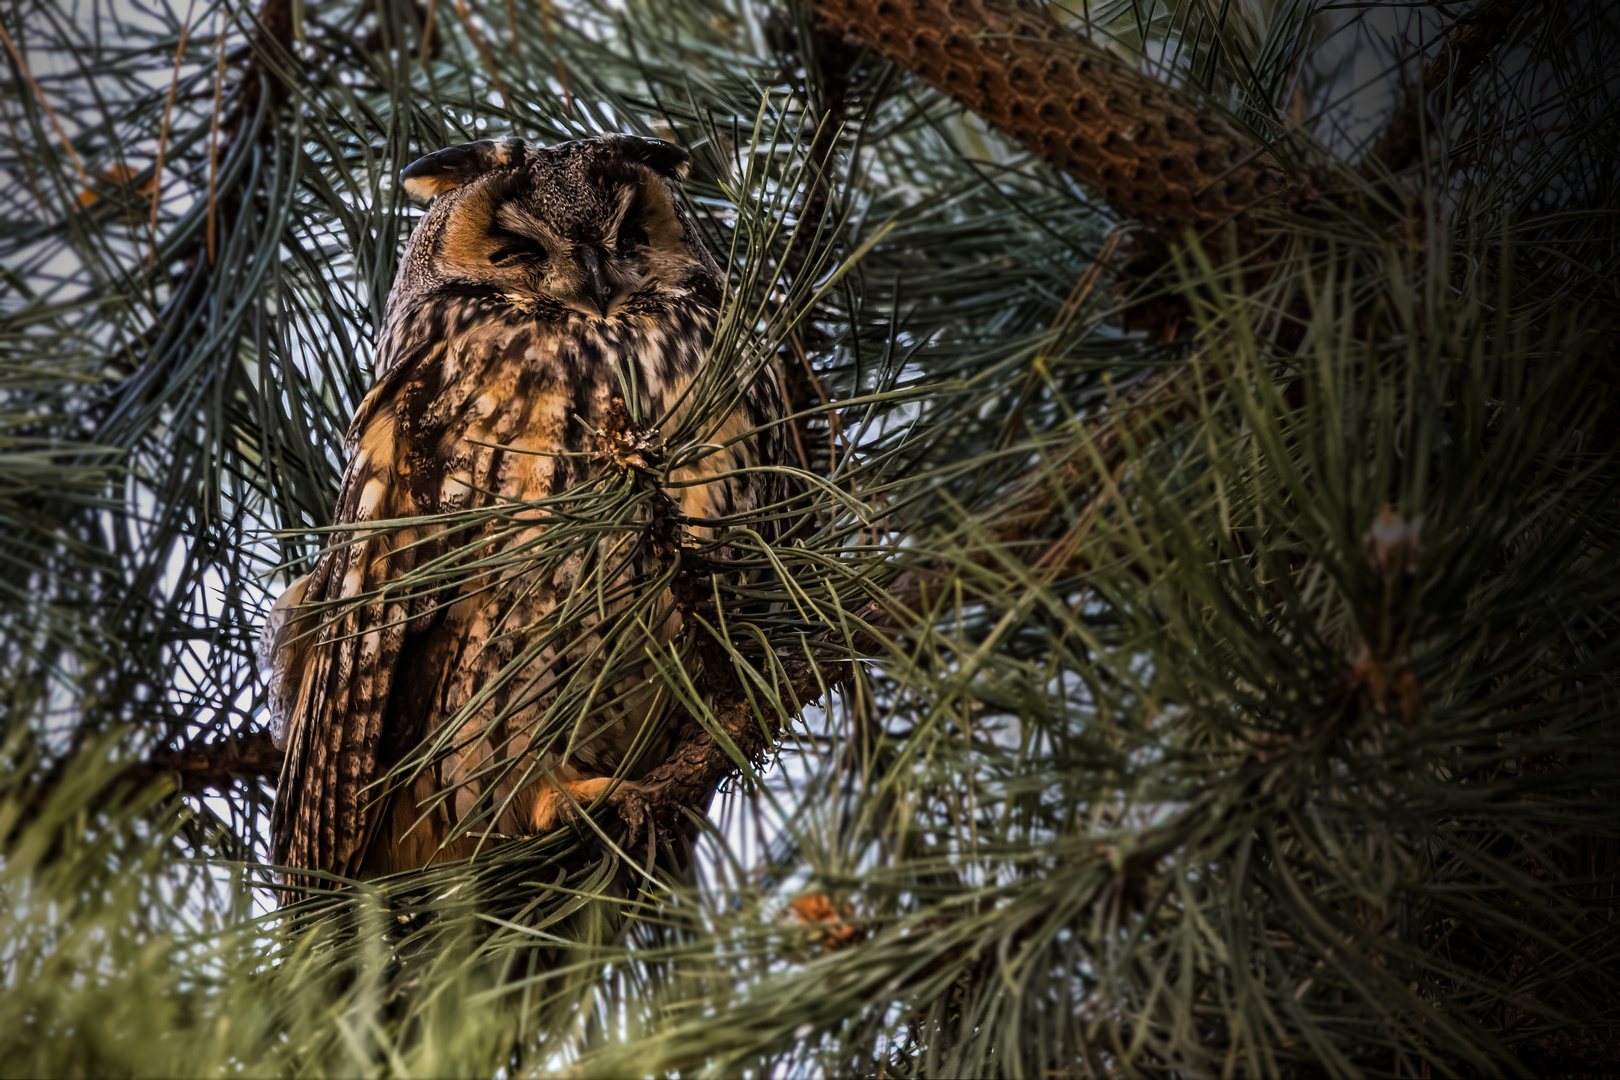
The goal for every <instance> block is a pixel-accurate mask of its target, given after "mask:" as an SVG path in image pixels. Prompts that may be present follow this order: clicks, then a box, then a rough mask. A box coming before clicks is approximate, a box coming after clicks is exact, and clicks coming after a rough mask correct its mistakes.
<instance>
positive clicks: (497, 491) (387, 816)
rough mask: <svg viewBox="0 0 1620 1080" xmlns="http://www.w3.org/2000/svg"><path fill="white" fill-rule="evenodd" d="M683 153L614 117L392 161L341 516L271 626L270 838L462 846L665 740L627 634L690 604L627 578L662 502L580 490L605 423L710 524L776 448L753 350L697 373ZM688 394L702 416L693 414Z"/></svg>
mask: <svg viewBox="0 0 1620 1080" xmlns="http://www.w3.org/2000/svg"><path fill="white" fill-rule="evenodd" d="M686 168H687V155H686V153H685V151H683V150H681V149H680V148H678V147H676V146H674V145H672V144H669V143H666V142H663V141H660V140H657V139H645V138H637V137H633V136H627V135H610V136H603V137H598V138H590V139H582V140H578V141H575V142H567V143H561V144H558V145H554V146H549V147H536V146H531V145H529V144H527V143H525V142H523V141H521V140H515V139H513V140H506V141H490V140H485V141H481V142H475V143H470V144H467V145H464V146H457V147H452V148H450V149H446V150H441V151H439V152H437V153H433V154H429V155H428V156H427V157H424V158H422V159H421V160H419V161H417V162H416V163H414V164H412V165H411V166H409V167H408V168H407V169H405V170H404V172H403V173H402V174H401V179H402V182H403V183H404V185H405V187H406V189H407V190H408V191H409V192H410V193H411V194H413V195H416V196H418V197H421V198H428V199H431V200H432V204H431V206H430V208H429V210H428V212H427V214H426V215H425V216H424V217H423V218H422V219H421V221H420V223H419V224H418V225H417V227H416V229H415V231H414V232H413V234H412V235H411V238H410V240H409V242H408V243H407V245H406V248H405V253H404V256H403V259H402V263H401V268H400V271H399V276H398V278H397V280H396V281H395V283H394V287H393V291H392V292H391V293H390V295H389V298H388V304H387V309H386V313H385V317H384V329H383V332H382V334H381V337H380V339H379V342H378V347H377V356H376V365H375V366H376V372H375V376H376V381H375V385H374V386H373V387H372V388H371V390H370V392H369V393H368V394H367V395H366V396H365V399H364V400H363V401H362V402H361V404H360V408H359V411H358V412H357V413H356V415H355V417H354V420H353V423H352V425H351V426H350V428H349V433H348V438H347V446H346V449H347V454H348V463H347V467H346V469H345V471H344V475H343V481H342V486H341V488H340V490H339V493H338V497H337V503H336V510H335V513H334V515H333V520H334V524H335V525H336V526H338V527H339V528H337V529H335V530H334V532H333V533H332V534H331V536H330V538H329V539H328V541H327V544H326V546H325V547H324V549H323V550H322V552H321V553H320V555H319V557H318V559H317V561H316V563H315V566H314V569H313V570H312V571H311V572H310V573H309V574H308V575H307V576H306V577H304V578H302V579H300V580H299V581H297V582H295V583H294V584H293V586H292V587H291V588H289V589H288V590H287V592H286V593H285V594H284V595H283V596H282V597H281V599H280V600H279V601H278V602H277V604H276V606H275V608H274V609H273V611H272V613H271V616H270V619H269V622H268V624H267V626H266V629H265V634H264V637H263V640H262V644H261V651H262V656H263V657H264V660H265V663H266V664H267V665H268V667H269V670H270V680H271V686H270V699H271V710H272V715H273V722H274V723H275V724H276V725H277V729H278V732H279V735H278V738H280V739H281V740H282V741H283V743H284V746H285V750H286V759H285V763H284V765H283V767H282V771H281V778H280V782H279V785H278V787H277V796H276V803H275V811H274V819H273V845H272V854H273V858H274V859H275V860H276V861H277V862H278V863H280V864H282V865H285V866H288V867H292V868H295V869H306V870H316V871H324V872H328V873H334V874H339V875H343V876H370V875H373V874H380V873H388V872H392V871H395V870H402V869H408V868H412V867H418V866H423V865H426V864H428V863H430V862H433V861H436V860H440V859H446V858H455V857H460V856H464V855H467V854H470V853H472V852H474V851H475V850H476V849H477V847H478V845H479V844H480V843H484V842H488V840H489V838H491V837H495V838H500V837H507V836H518V835H530V834H535V833H538V832H543V831H545V830H547V829H549V828H551V827H552V826H553V825H555V824H556V823H557V821H558V820H559V817H560V816H561V815H562V814H564V813H565V812H566V811H567V810H568V809H569V808H571V807H572V806H575V805H578V804H583V803H586V802H589V801H590V800H592V799H593V798H596V797H597V796H599V795H601V794H603V793H604V790H605V789H609V788H610V787H611V788H612V789H613V790H617V787H618V785H624V784H633V783H634V781H635V780H636V778H637V777H638V776H640V775H644V774H645V772H646V771H647V769H649V768H650V767H652V765H654V764H656V762H657V759H658V752H659V747H658V737H659V736H658V733H657V732H656V731H651V730H650V729H651V728H652V727H653V726H654V725H652V724H651V723H650V721H649V717H652V716H653V714H654V713H656V712H658V709H659V707H660V706H659V702H660V701H662V703H663V706H664V707H666V709H667V706H668V694H667V693H664V692H662V691H660V690H659V688H658V679H657V678H654V677H653V676H652V675H651V674H649V665H650V662H649V661H648V660H647V659H645V657H646V652H645V650H646V649H647V648H648V647H649V645H648V643H649V642H650V643H652V647H656V645H657V644H658V643H666V644H667V643H668V642H669V641H670V640H671V639H672V638H674V637H675V635H676V634H677V632H678V630H679V623H680V619H681V616H680V614H679V609H678V607H677V606H676V605H675V604H674V603H673V602H672V600H671V599H670V593H669V590H668V589H667V588H663V589H662V591H660V589H659V588H653V589H651V590H649V589H648V588H646V587H644V586H645V583H646V582H647V581H648V580H649V579H656V578H657V575H658V572H659V567H660V566H661V565H663V564H664V563H667V561H668V558H667V544H666V551H665V552H664V554H663V555H660V554H659V552H658V550H657V548H658V544H657V542H656V537H655V535H654V534H656V533H657V532H658V530H657V529H656V528H653V527H650V526H647V522H648V520H649V519H648V514H649V513H653V514H654V515H655V516H656V513H657V512H658V511H657V507H653V509H652V510H648V509H647V507H649V506H652V502H656V501H657V500H653V501H652V502H649V501H648V500H645V499H643V500H642V501H641V502H640V503H636V501H635V499H634V498H633V497H631V496H624V495H623V492H621V502H623V503H624V505H629V506H632V509H631V510H623V509H622V507H621V509H620V510H619V511H616V512H617V513H619V515H620V516H619V517H617V518H615V517H613V516H612V514H611V513H608V514H605V515H604V514H603V513H598V514H595V515H594V516H592V515H582V514H580V513H579V512H577V511H578V505H579V504H578V503H571V502H570V501H569V500H570V498H571V494H570V493H573V495H577V496H579V497H582V498H583V497H586V496H587V495H588V494H589V492H590V491H591V490H594V489H593V488H592V485H593V483H597V482H598V481H599V480H600V479H601V477H602V476H603V475H605V474H606V473H608V472H610V471H611V467H612V461H611V460H610V459H612V458H613V457H614V455H613V454H611V453H610V454H607V455H606V456H604V451H603V447H604V446H605V445H606V444H607V443H609V442H612V441H613V440H615V439H617V443H616V445H620V446H621V447H624V448H627V449H626V451H625V454H621V455H619V456H620V457H625V456H628V457H629V458H630V459H632V460H634V461H635V462H636V464H637V465H638V466H640V467H643V470H644V472H647V471H649V470H650V471H651V472H655V473H657V479H656V481H655V482H654V483H655V486H656V488H657V490H660V491H662V492H663V493H664V496H665V497H664V498H663V500H662V503H661V505H662V506H663V507H664V508H665V509H664V510H663V511H662V512H663V513H664V516H665V518H673V519H675V520H676V521H678V522H679V523H680V526H684V533H683V535H685V536H686V537H687V538H688V540H690V539H691V538H692V537H694V536H698V537H708V538H710V539H712V538H713V537H714V536H715V535H717V533H718V531H719V528H720V526H721V525H722V524H723V522H724V519H726V518H727V517H730V516H732V515H735V514H739V513H744V512H746V511H748V510H749V509H751V508H754V507H758V506H760V505H762V504H763V503H764V502H766V501H768V500H770V499H771V498H772V497H773V496H772V494H771V492H772V488H771V479H770V478H771V477H772V475H773V471H772V469H771V468H770V466H772V465H773V464H774V463H775V462H776V461H777V460H778V459H779V458H780V454H781V447H782V439H781V434H780V432H781V426H780V424H779V423H778V422H777V421H779V420H780V414H781V402H782V398H781V393H780V387H779V385H778V383H777V380H776V378H775V376H774V374H773V373H772V372H771V371H770V370H769V369H766V370H765V371H763V372H761V373H760V374H759V375H758V376H757V377H747V376H743V375H732V376H731V377H730V381H729V384H727V382H726V379H724V378H722V379H720V381H719V389H718V391H717V390H716V389H715V386H713V385H709V387H708V390H707V391H706V393H707V397H704V395H703V394H699V393H697V392H696V384H697V383H698V382H700V381H701V377H702V375H703V372H704V361H705V357H706V355H707V353H708V350H709V346H710V344H711V341H712V339H713V337H714V334H715V327H716V321H717V318H718V315H719V310H720V303H721V298H722V294H723V292H724V288H725V278H724V275H723V274H722V272H721V270H720V268H719V267H718V266H717V265H716V264H715V261H714V259H713V258H712V257H711V256H710V254H709V252H708V251H707V250H706V248H705V247H704V245H703V243H702V241H701V239H700V237H699V235H698V233H697V230H696V228H695V227H694V225H693V222H692V221H691V219H690V218H689V216H688V214H687V212H686V210H685V209H684V207H683V205H682V203H681V201H680V197H679V192H678V189H677V186H676V185H677V182H678V181H679V180H680V179H681V178H682V177H683V176H684V175H685V173H686ZM709 382H710V383H713V382H714V380H712V379H711V380H709ZM717 393H718V395H719V397H718V398H717V397H716V394H717ZM727 395H729V397H727ZM699 398H704V400H706V401H708V402H709V405H707V406H705V408H706V409H707V413H708V418H707V419H705V420H704V422H703V424H701V425H700V426H699V427H698V428H693V427H692V425H691V424H690V423H688V424H687V425H686V426H685V427H684V428H683V427H682V418H683V417H686V418H687V419H690V414H691V412H692V410H694V409H695V408H697V406H695V405H694V404H692V403H693V402H694V401H696V400H697V399H699ZM721 399H724V400H725V401H729V404H724V403H723V404H722V405H721V406H719V407H715V406H714V404H713V403H714V401H716V400H721ZM627 417H629V418H631V419H630V420H629V422H628V423H627ZM678 429H679V430H683V431H685V432H686V436H685V437H686V439H687V442H688V444H691V445H688V446H687V447H686V450H685V451H684V453H683V454H680V455H678V454H675V453H673V452H672V448H671V447H670V446H669V445H668V443H669V438H670V436H671V435H672V433H674V432H675V431H677V430H678ZM638 430H639V431H640V434H637V431H638ZM694 432H695V434H694ZM660 437H662V439H663V450H664V451H666V452H669V456H668V457H667V458H666V459H665V462H664V464H663V466H662V470H663V471H662V472H657V470H658V469H659V466H658V464H657V462H656V460H653V461H650V462H649V461H648V460H642V459H643V458H653V459H656V457H657V453H658V444H659V442H660ZM693 446H696V447H697V449H696V450H694V449H693ZM638 447H639V448H641V449H644V450H645V451H646V453H645V454H642V453H641V452H640V450H638ZM599 486H600V485H598V487H599ZM644 488H645V485H644ZM625 490H630V489H628V488H626V489H625ZM582 493H583V494H582ZM597 495H598V497H599V502H598V503H597V504H593V505H596V506H597V507H598V509H599V510H600V507H601V505H602V503H601V501H600V500H601V499H603V498H606V496H603V495H602V494H601V492H600V490H597ZM632 495H633V492H632ZM636 506H639V507H641V509H639V510H637V509H634V507H636ZM638 515H639V516H638ZM603 520H607V521H609V522H610V524H611V523H612V522H618V523H619V524H621V525H624V526H626V527H624V528H605V529H604V528H601V527H600V524H601V522H602V521H603ZM365 522H378V523H382V522H388V525H387V526H383V525H381V524H379V525H378V526H377V527H374V528H371V529H365V528H359V527H357V526H359V525H360V524H361V523H365ZM704 522H710V523H712V524H709V525H705V524H704ZM635 523H640V526H647V527H633V528H632V527H629V526H630V525H632V524H635ZM650 537H651V538H652V539H649V538H650ZM559 538H563V539H559ZM638 582H639V583H641V586H643V587H641V588H640V589H639V591H638V587H637V583H638ZM649 595H650V596H652V597H653V599H652V601H651V602H648V601H646V600H645V597H646V596H649ZM627 627H639V628H640V630H641V633H642V637H643V641H642V642H641V643H640V644H636V645H633V646H632V648H633V649H639V650H642V654H641V659H639V660H637V661H635V662H633V663H628V664H627V663H626V662H624V659H623V657H622V656H618V653H617V652H616V651H615V650H616V646H615V642H614V640H612V639H613V636H614V634H623V633H626V632H628V631H627V630H626V628H627ZM619 651H620V652H622V649H620V650H619ZM616 656H617V659H615V657H616ZM610 671H611V672H613V673H614V674H613V676H612V677H611V678H609V677H608V676H607V675H605V674H604V673H606V672H610ZM401 763H404V765H405V766H408V767H406V768H403V769H402V768H401ZM638 763H639V764H638ZM385 777H390V778H391V779H390V781H389V782H388V783H384V778H385Z"/></svg>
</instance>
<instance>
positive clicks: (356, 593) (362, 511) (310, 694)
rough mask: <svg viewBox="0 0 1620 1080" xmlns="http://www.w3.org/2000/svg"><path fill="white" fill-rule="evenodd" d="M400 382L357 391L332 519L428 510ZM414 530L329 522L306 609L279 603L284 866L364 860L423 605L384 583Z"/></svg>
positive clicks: (412, 554)
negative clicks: (404, 479) (388, 731)
mask: <svg viewBox="0 0 1620 1080" xmlns="http://www.w3.org/2000/svg"><path fill="white" fill-rule="evenodd" d="M391 374H392V373H391ZM400 392H401V387H400V380H399V379H397V378H385V379H384V380H383V381H381V382H379V383H378V384H377V385H376V386H375V387H373V389H372V391H371V393H369V394H367V395H366V398H365V400H364V401H363V402H362V404H361V407H360V411H359V412H358V413H357V414H356V417H355V422H354V425H353V426H352V427H351V429H350V435H349V439H350V445H351V447H352V448H353V449H352V452H351V455H350V459H349V466H348V468H347V469H346V470H345V472H344V476H343V484H342V487H341V489H340V491H339V494H338V501H337V507H336V513H335V514H334V524H337V525H358V524H361V523H363V522H367V521H381V520H386V519H390V518H403V517H411V516H416V515H418V514H421V513H424V512H431V510H430V508H427V507H421V506H418V505H416V500H415V499H413V497H412V495H411V493H410V491H409V489H408V487H407V485H405V484H403V483H401V482H400V480H401V478H400V473H401V469H400V466H401V463H402V460H403V457H402V453H401V449H402V448H401V447H400V446H398V445H397V443H398V442H399V433H398V430H397V424H396V418H395V404H396V401H397V398H398V396H399V394H400ZM415 539H416V537H415V536H414V535H413V533H412V532H411V531H410V530H403V531H387V530H384V531H370V532H368V531H367V530H364V529H353V530H344V531H341V532H337V533H334V534H333V536H332V538H331V539H330V541H329V542H328V544H327V547H326V549H325V550H324V551H323V552H322V554H321V556H320V558H319V560H318V561H317V562H316V565H315V569H314V571H313V572H311V574H310V575H309V577H308V579H307V581H305V582H303V584H302V595H301V596H295V597H294V599H293V601H292V604H293V605H297V606H298V607H299V608H300V609H301V613H300V614H299V615H298V616H297V617H291V618H289V617H286V616H285V615H284V616H283V618H282V620H280V621H279V623H278V622H277V620H276V619H275V617H274V613H272V619H271V624H272V626H271V627H267V634H268V633H271V632H274V633H275V636H274V637H273V638H272V639H271V641H270V642H269V643H268V644H269V646H270V648H271V649H272V650H273V654H272V667H273V669H274V670H275V671H276V672H277V673H278V674H279V677H280V680H281V681H280V682H279V683H276V682H273V684H272V687H271V698H272V702H273V703H276V702H280V703H282V704H281V706H280V707H281V708H282V709H284V711H285V715H286V721H285V723H286V729H285V739H286V758H285V760H284V762H283V765H282V771H281V779H280V782H279V783H278V785H277V789H276V801H275V810H274V814H273V818H272V857H273V859H274V861H275V862H277V863H279V864H281V865H283V866H291V867H299V868H307V869H313V870H324V871H329V872H331V873H336V874H342V875H345V876H351V875H353V873H354V872H355V871H356V870H357V869H358V867H359V861H360V858H361V856H362V855H363V853H364V851H365V845H366V841H367V839H368V837H369V834H370V832H371V827H372V823H373V819H375V817H376V816H377V815H376V813H375V811H374V810H372V809H371V807H370V804H371V803H372V802H373V801H375V799H376V797H377V794H378V792H377V791H376V790H375V789H372V788H370V785H371V784H372V783H373V781H375V780H376V779H377V778H378V747H379V743H380V740H381V737H382V727H383V714H384V710H385V709H386V708H387V704H388V693H389V690H390V688H391V687H392V685H393V681H394V674H395V666H396V662H397V660H398V658H399V651H400V646H401V644H402V643H403V641H404V638H405V634H406V630H407V620H408V619H409V617H410V616H411V614H412V613H413V612H412V608H413V607H416V606H419V605H417V604H416V603H414V602H413V601H412V600H410V599H408V598H402V597H399V596H398V595H395V594H390V593H388V592H385V591H384V590H385V587H386V586H388V585H389V584H390V583H391V582H395V581H397V580H398V579H399V578H400V577H401V576H402V575H403V574H405V573H408V572H409V571H410V570H411V569H412V568H413V566H414V564H415V562H416V551H417V548H416V547H414V546H413V541H414V540H415ZM288 591H289V593H295V592H297V591H298V586H297V585H296V584H295V586H294V588H293V589H289V590H288ZM300 601H301V603H300ZM277 607H278V608H280V607H282V604H281V603H278V605H277Z"/></svg>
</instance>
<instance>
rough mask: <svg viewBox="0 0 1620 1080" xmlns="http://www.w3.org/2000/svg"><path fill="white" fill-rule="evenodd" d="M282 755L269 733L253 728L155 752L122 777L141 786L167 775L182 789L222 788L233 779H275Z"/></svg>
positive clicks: (279, 769)
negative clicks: (181, 747) (246, 731)
mask: <svg viewBox="0 0 1620 1080" xmlns="http://www.w3.org/2000/svg"><path fill="white" fill-rule="evenodd" d="M281 757H282V754H281V751H280V750H278V749H276V746H275V744H274V743H272V742H271V741H270V736H269V734H267V733H266V732H262V731H256V732H251V733H249V734H247V735H239V736H233V737H231V738H229V739H224V740H222V741H220V742H216V743H206V744H202V745H195V746H187V747H184V748H183V749H180V750H175V751H171V752H169V753H162V754H155V755H153V757H152V758H151V760H149V761H143V762H141V763H140V764H138V765H134V766H131V767H130V769H129V770H128V771H127V772H125V774H124V779H126V780H129V781H132V782H133V783H135V784H137V785H143V784H148V783H151V782H152V781H153V780H156V779H158V778H159V777H165V776H166V777H168V778H169V779H171V780H173V781H174V783H175V786H176V787H178V788H179V789H180V790H181V791H200V790H202V789H204V788H214V789H215V790H221V791H222V790H224V789H226V788H229V787H230V786H231V784H232V783H233V782H234V781H236V780H242V779H249V780H264V779H270V780H274V779H275V777H276V776H277V775H278V774H280V772H281Z"/></svg>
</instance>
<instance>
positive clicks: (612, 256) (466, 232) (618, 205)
mask: <svg viewBox="0 0 1620 1080" xmlns="http://www.w3.org/2000/svg"><path fill="white" fill-rule="evenodd" d="M570 164H571V163H570V162H567V161H562V162H555V163H554V162H552V161H550V160H549V159H547V158H545V157H543V156H541V157H539V158H538V159H536V160H533V161H532V162H531V163H530V164H529V165H528V166H527V167H521V168H515V169H505V170H501V171H500V172H498V173H496V174H494V175H491V176H489V177H488V178H487V179H485V180H482V181H479V182H473V183H469V184H468V185H467V186H466V187H465V188H464V189H463V190H461V191H459V192H457V193H456V194H455V196H454V200H455V201H454V203H453V205H447V206H446V211H447V220H446V221H445V225H444V230H443V233H442V237H441V240H440V242H439V254H440V258H441V266H442V268H443V270H445V271H448V272H449V273H448V274H446V275H445V276H446V277H448V278H452V279H454V280H457V281H461V282H473V283H477V284H479V285H482V286H486V287H489V288H492V289H495V290H497V291H498V293H499V294H500V295H502V296H504V297H506V298H507V299H508V300H510V301H513V302H516V303H519V304H525V303H534V302H542V303H546V304H549V305H555V306H557V307H561V308H564V309H568V310H570V311H573V312H577V313H578V314H580V315H582V316H585V317H586V318H593V319H594V318H609V317H612V316H614V315H615V314H616V313H617V312H618V310H619V309H620V308H621V307H622V306H624V304H625V303H626V302H627V301H628V300H629V299H630V298H632V297H636V296H641V295H645V294H647V293H648V292H649V290H658V289H684V288H685V283H686V281H687V279H688V278H690V277H691V275H692V274H693V273H694V272H695V271H696V270H700V269H703V268H704V267H705V265H706V264H705V263H704V262H703V258H702V253H701V252H700V251H694V250H693V248H692V240H691V239H690V238H689V237H688V235H687V230H686V229H685V228H684V227H683V226H682V224H681V222H680V220H679V217H678V214H677V212H676V209H675V206H674V201H673V192H672V190H671V188H670V186H669V183H668V182H667V180H665V179H664V178H663V177H661V176H660V175H658V174H655V173H654V172H653V171H652V170H651V169H650V168H648V167H646V166H643V165H641V164H639V163H637V162H633V161H632V162H625V161H623V160H622V159H616V160H615V161H614V163H613V167H612V168H607V169H588V170H587V169H581V168H571V167H568V166H569V165H570Z"/></svg>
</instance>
